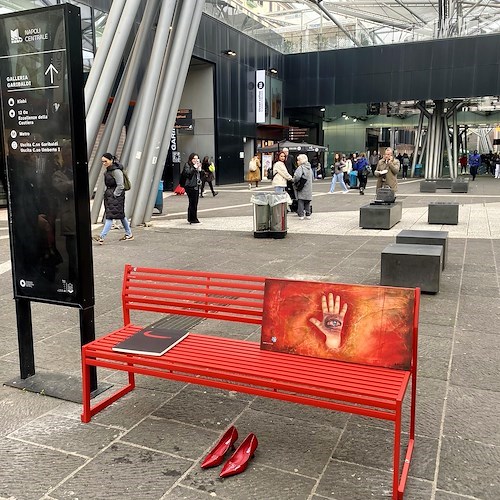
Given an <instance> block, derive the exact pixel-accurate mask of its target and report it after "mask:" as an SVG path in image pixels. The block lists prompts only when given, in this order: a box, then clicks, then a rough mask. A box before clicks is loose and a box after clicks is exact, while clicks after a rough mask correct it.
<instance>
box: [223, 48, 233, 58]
mask: <svg viewBox="0 0 500 500" xmlns="http://www.w3.org/2000/svg"><path fill="white" fill-rule="evenodd" d="M224 54H226V55H227V56H231V57H234V56H235V55H236V52H235V51H234V50H231V49H229V50H225V51H224Z"/></svg>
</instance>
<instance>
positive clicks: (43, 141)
mask: <svg viewBox="0 0 500 500" xmlns="http://www.w3.org/2000/svg"><path fill="white" fill-rule="evenodd" d="M80 37H81V28H80V15H79V9H78V7H75V6H72V5H64V6H57V7H53V8H44V9H37V10H31V11H24V12H18V13H15V14H9V15H6V16H1V17H0V77H1V104H2V135H3V141H4V154H5V159H6V164H7V181H8V189H9V213H10V236H11V251H12V261H13V270H14V295H15V297H16V298H29V299H32V300H39V301H44V302H55V303H61V304H67V305H79V306H83V307H85V306H87V305H92V304H93V282H92V271H91V268H92V260H91V248H90V216H89V196H88V192H89V191H88V173H87V163H86V141H85V122H84V106H83V82H82V63H81V59H82V53H81V38H80Z"/></svg>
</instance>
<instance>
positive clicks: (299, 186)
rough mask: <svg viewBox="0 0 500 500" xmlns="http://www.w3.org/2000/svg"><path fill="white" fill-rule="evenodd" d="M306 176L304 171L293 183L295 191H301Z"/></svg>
mask: <svg viewBox="0 0 500 500" xmlns="http://www.w3.org/2000/svg"><path fill="white" fill-rule="evenodd" d="M306 182H307V178H306V177H304V173H302V175H301V176H300V179H298V180H296V181H295V182H294V183H293V185H294V186H295V189H296V190H297V191H302V189H304V186H305V185H306Z"/></svg>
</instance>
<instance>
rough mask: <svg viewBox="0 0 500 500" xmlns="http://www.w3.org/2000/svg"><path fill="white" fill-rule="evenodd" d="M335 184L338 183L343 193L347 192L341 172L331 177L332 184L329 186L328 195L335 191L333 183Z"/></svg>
mask: <svg viewBox="0 0 500 500" xmlns="http://www.w3.org/2000/svg"><path fill="white" fill-rule="evenodd" d="M336 182H339V183H340V187H341V188H342V189H343V190H344V191H349V190H348V189H347V186H346V185H345V182H344V173H343V172H339V173H338V174H335V175H334V176H333V178H332V183H331V184H330V193H333V192H334V191H335V183H336Z"/></svg>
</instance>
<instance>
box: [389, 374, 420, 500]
mask: <svg viewBox="0 0 500 500" xmlns="http://www.w3.org/2000/svg"><path fill="white" fill-rule="evenodd" d="M416 385H417V384H416V381H415V379H413V380H412V385H411V399H410V433H409V438H408V447H407V449H406V454H405V460H404V462H403V469H402V471H401V477H400V478H399V477H398V476H399V457H400V451H399V450H400V444H401V414H402V411H401V407H399V409H398V410H397V412H396V417H397V418H396V427H395V431H394V432H395V435H394V464H393V465H394V475H393V495H392V498H394V499H397V500H403V495H404V492H405V487H406V481H407V479H408V473H409V471H410V464H411V457H412V455H413V448H414V446H415V412H416V404H415V403H416V396H417V388H416ZM396 448H397V451H396ZM396 456H397V461H396Z"/></svg>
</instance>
